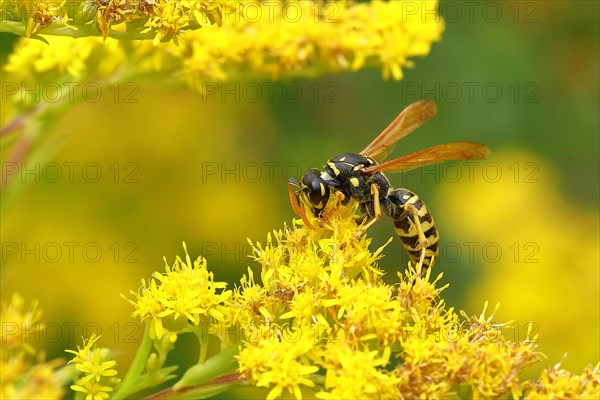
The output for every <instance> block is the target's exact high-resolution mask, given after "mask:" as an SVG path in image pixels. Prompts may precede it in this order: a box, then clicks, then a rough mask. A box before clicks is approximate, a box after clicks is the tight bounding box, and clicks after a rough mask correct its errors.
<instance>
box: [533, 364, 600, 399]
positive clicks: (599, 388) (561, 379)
mask: <svg viewBox="0 0 600 400" xmlns="http://www.w3.org/2000/svg"><path fill="white" fill-rule="evenodd" d="M558 398H562V399H598V398H600V364H596V366H592V365H588V366H586V367H585V368H584V370H583V372H582V373H581V375H576V374H573V373H571V372H569V371H565V370H564V369H561V368H560V364H557V365H555V366H554V367H552V368H548V369H545V370H544V371H542V375H541V376H540V378H539V379H538V380H537V381H536V382H534V383H533V387H532V388H531V389H530V390H529V391H527V393H526V394H525V399H528V400H529V399H531V400H534V399H548V400H550V399H558Z"/></svg>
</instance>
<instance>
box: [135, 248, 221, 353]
mask: <svg viewBox="0 0 600 400" xmlns="http://www.w3.org/2000/svg"><path fill="white" fill-rule="evenodd" d="M184 248H185V244H184ZM165 269H166V273H164V274H162V273H159V272H155V273H154V275H153V276H154V279H151V280H150V281H149V282H146V281H145V280H143V279H142V287H141V288H140V289H139V290H138V292H133V291H132V292H131V293H132V294H133V295H134V296H135V298H136V300H135V301H132V300H128V301H129V302H130V303H131V304H132V305H133V306H134V307H135V311H134V313H133V315H134V316H135V317H138V318H140V320H142V321H144V320H145V319H147V318H151V330H150V335H151V337H152V338H156V339H161V338H162V337H163V335H164V334H165V331H166V332H169V333H174V332H180V331H183V330H184V329H185V328H186V327H188V324H189V327H190V328H192V329H193V328H194V327H198V326H199V325H200V323H201V322H209V321H210V322H212V321H213V319H214V320H216V321H222V320H223V319H224V315H223V313H222V311H221V310H222V309H223V303H224V302H225V301H227V300H228V299H229V297H230V295H231V291H226V290H223V291H221V293H219V294H217V293H216V290H217V289H224V288H225V287H226V286H227V284H226V283H224V282H215V281H214V277H213V273H212V272H208V270H207V269H206V260H205V259H202V258H198V259H197V260H195V261H194V262H193V263H192V260H191V259H190V256H189V255H188V254H187V249H186V257H185V261H183V260H182V259H181V258H179V257H177V259H176V261H175V264H174V265H173V266H172V267H170V266H169V265H168V264H167V263H166V260H165ZM157 282H158V283H157ZM175 339H176V337H173V338H172V340H171V341H172V342H174V341H175Z"/></svg>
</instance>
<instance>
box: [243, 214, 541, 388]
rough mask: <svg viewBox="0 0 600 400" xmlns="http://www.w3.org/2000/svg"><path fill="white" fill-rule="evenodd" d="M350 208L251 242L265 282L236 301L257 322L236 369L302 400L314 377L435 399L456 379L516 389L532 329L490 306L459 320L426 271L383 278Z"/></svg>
mask: <svg viewBox="0 0 600 400" xmlns="http://www.w3.org/2000/svg"><path fill="white" fill-rule="evenodd" d="M353 215H354V214H353V210H352V209H351V208H349V207H338V206H334V207H332V208H331V209H330V211H329V212H328V213H326V214H325V215H324V218H323V220H322V221H321V227H319V228H318V229H316V230H311V229H307V228H306V227H302V226H301V225H297V226H295V227H294V228H293V229H285V230H284V231H283V232H282V231H277V232H274V234H273V235H269V237H268V240H267V243H266V244H265V245H261V244H255V245H254V254H255V259H256V260H257V261H258V262H259V263H260V264H261V265H262V271H261V280H262V285H259V284H257V283H256V282H254V278H253V276H252V274H250V275H249V277H248V278H247V279H245V280H243V282H242V286H241V287H240V288H239V289H238V290H236V292H235V294H234V296H233V303H232V306H233V307H234V309H235V310H236V313H235V321H233V322H235V323H239V324H241V326H242V327H251V328H252V329H251V330H250V331H248V330H246V331H245V337H246V338H247V339H246V340H245V342H244V344H243V347H242V349H241V351H240V354H239V355H238V361H239V364H240V372H241V373H242V375H243V376H247V377H248V378H250V379H251V381H252V382H253V383H254V384H255V385H256V386H265V387H269V388H270V389H271V391H270V393H269V396H268V398H275V397H278V396H279V395H280V394H281V393H282V392H283V391H284V390H287V391H289V392H290V393H292V394H294V395H295V396H296V398H300V397H301V387H302V386H305V387H308V388H312V387H314V386H315V382H318V383H320V385H319V387H318V389H316V392H317V393H316V394H317V397H319V398H324V399H334V398H370V397H373V396H376V397H378V398H400V397H408V398H413V397H442V396H444V395H447V394H448V393H449V392H451V391H453V390H457V388H458V387H461V386H462V387H466V388H468V389H466V390H469V391H471V395H472V396H473V397H498V396H503V395H507V394H511V393H512V394H513V395H514V396H515V397H518V396H519V395H520V393H521V391H522V389H523V387H522V384H521V383H520V382H519V373H520V372H521V370H522V369H523V368H524V367H526V366H529V365H531V364H532V363H535V362H537V361H538V357H537V355H536V354H535V352H534V349H535V347H536V344H535V340H534V339H535V337H533V338H530V339H531V340H527V341H524V342H511V341H508V340H506V339H505V338H504V337H503V336H502V334H501V332H500V329H501V327H502V325H498V324H494V323H493V322H492V317H493V315H492V316H488V317H486V316H485V310H484V313H482V314H481V316H479V317H471V318H470V317H468V316H467V315H466V314H464V313H463V315H462V318H461V316H459V315H457V313H456V312H455V311H454V310H453V309H452V308H450V309H446V307H445V304H444V301H443V300H441V299H440V298H439V293H440V292H441V290H443V287H442V288H439V289H438V288H436V287H435V284H436V283H437V282H438V281H439V279H440V278H441V275H440V276H439V277H438V278H437V279H435V280H434V281H433V282H430V279H429V278H430V274H431V270H428V271H427V273H426V276H424V277H419V276H418V275H417V274H416V271H415V270H414V269H413V268H412V267H409V269H408V270H407V272H406V274H405V275H401V274H399V277H400V281H399V282H398V283H397V284H395V285H389V284H386V283H384V282H383V280H382V279H381V276H382V272H381V271H380V270H379V269H378V268H377V266H376V261H377V259H378V258H379V256H380V254H381V251H382V248H379V249H378V250H376V251H375V252H374V253H372V252H371V251H369V249H368V245H369V242H370V240H369V239H367V238H366V237H364V236H363V237H356V236H355V232H356V223H355V220H354V218H353ZM296 223H297V224H299V222H296ZM313 225H315V226H319V223H318V221H316V222H315V223H314V224H313ZM273 238H274V240H273ZM257 327H260V328H262V329H261V330H258V329H257ZM317 372H319V373H318V374H317Z"/></svg>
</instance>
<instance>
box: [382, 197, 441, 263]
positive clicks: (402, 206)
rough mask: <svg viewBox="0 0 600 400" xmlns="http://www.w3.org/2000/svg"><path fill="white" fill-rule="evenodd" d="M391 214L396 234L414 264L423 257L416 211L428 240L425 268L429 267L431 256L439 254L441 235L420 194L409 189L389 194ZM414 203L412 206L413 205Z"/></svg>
mask: <svg viewBox="0 0 600 400" xmlns="http://www.w3.org/2000/svg"><path fill="white" fill-rule="evenodd" d="M388 204H389V216H390V218H392V220H393V222H394V229H395V230H396V234H397V235H398V237H399V238H400V240H401V241H402V246H403V247H404V248H405V249H406V251H407V252H408V255H409V256H410V259H411V261H412V263H413V265H417V263H418V262H419V260H420V258H421V252H422V250H423V249H422V246H421V241H420V240H419V233H418V229H417V226H416V224H415V219H414V213H415V211H416V213H417V215H418V220H419V223H420V225H421V229H422V230H423V234H424V236H425V238H426V239H427V241H428V244H427V247H426V249H425V259H424V261H423V269H425V268H429V266H430V264H431V258H432V257H433V256H436V257H437V256H438V254H439V235H438V231H437V229H436V227H435V223H434V222H433V217H432V216H431V214H430V213H429V210H427V206H426V205H425V203H423V201H421V199H420V198H419V196H417V195H416V194H415V193H413V192H411V191H410V190H407V189H395V190H394V191H393V193H391V194H390V196H389V203H388ZM411 205H412V206H411Z"/></svg>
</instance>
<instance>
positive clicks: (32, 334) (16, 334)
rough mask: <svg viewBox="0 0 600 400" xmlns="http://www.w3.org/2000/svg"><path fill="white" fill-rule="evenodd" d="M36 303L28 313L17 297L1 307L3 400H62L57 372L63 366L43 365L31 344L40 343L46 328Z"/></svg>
mask: <svg viewBox="0 0 600 400" xmlns="http://www.w3.org/2000/svg"><path fill="white" fill-rule="evenodd" d="M41 314H42V312H41V310H40V309H39V308H38V304H37V301H32V302H31V304H30V306H29V308H28V309H25V301H24V300H23V298H22V297H21V296H20V295H19V294H16V293H15V294H14V295H13V296H12V299H11V301H10V303H8V304H5V303H3V304H2V311H1V312H0V325H1V326H2V342H1V343H0V398H3V399H60V398H62V397H63V395H64V390H63V388H62V385H63V380H62V378H61V377H60V374H59V372H58V371H57V368H58V367H60V366H61V365H62V364H63V362H62V361H60V360H54V361H50V362H43V358H44V357H43V354H41V353H37V354H36V349H35V348H34V347H33V346H32V345H31V344H30V343H31V342H34V341H36V338H37V341H39V338H40V337H41V334H42V330H43V329H44V325H43V324H42V323H41V322H40V317H41Z"/></svg>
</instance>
